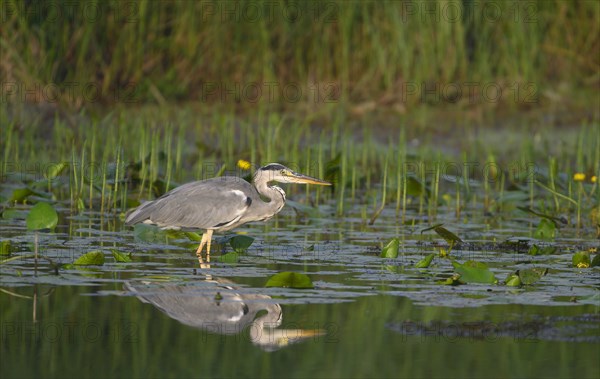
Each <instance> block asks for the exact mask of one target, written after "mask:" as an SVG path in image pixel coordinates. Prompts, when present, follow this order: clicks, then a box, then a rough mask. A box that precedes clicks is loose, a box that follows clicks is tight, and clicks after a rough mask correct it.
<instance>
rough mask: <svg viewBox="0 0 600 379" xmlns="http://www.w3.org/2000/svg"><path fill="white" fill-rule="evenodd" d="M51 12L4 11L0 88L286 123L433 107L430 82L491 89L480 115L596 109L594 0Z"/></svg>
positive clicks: (98, 5)
mask: <svg viewBox="0 0 600 379" xmlns="http://www.w3.org/2000/svg"><path fill="white" fill-rule="evenodd" d="M52 4H53V6H51V7H50V6H46V7H44V6H42V5H40V4H38V3H36V2H27V5H24V4H23V3H22V2H20V1H15V0H4V1H3V2H2V5H3V11H4V16H5V17H4V19H3V20H2V21H3V28H2V31H1V33H2V44H0V49H1V50H0V51H1V54H0V64H1V65H2V68H3V69H2V74H1V76H0V81H2V83H15V84H17V83H18V84H19V85H20V86H21V85H22V86H25V88H28V89H33V88H34V87H35V85H38V86H40V87H39V88H38V91H40V92H43V91H44V90H48V91H49V92H51V93H52V94H51V95H48V96H51V97H52V98H53V99H59V100H60V102H61V103H64V104H68V105H69V106H74V107H81V106H86V105H89V103H91V102H102V103H108V104H114V103H129V104H130V103H131V102H133V101H135V102H146V101H153V102H157V103H159V104H164V103H165V102H170V101H173V100H176V101H186V102H187V101H190V100H194V101H201V102H203V103H204V102H208V103H211V104H215V103H216V104H222V103H226V105H227V107H230V108H239V107H242V108H244V109H255V107H256V105H257V104H256V101H249V100H250V99H254V100H258V103H259V104H260V105H271V106H274V107H280V106H284V107H286V108H288V109H293V110H294V111H295V112H298V111H301V110H302V109H304V110H310V109H314V108H315V107H316V108H319V107H321V106H323V105H325V106H326V105H328V104H331V103H343V104H345V105H348V106H349V107H351V108H352V109H353V110H354V111H355V112H357V113H361V112H363V111H365V110H371V109H373V108H376V107H377V108H380V107H384V108H390V109H392V110H397V111H401V112H403V111H404V110H405V108H406V107H409V108H411V107H413V106H414V105H415V104H420V103H430V102H432V101H433V102H436V103H437V102H439V98H438V99H437V100H436V98H435V96H434V97H431V96H429V97H427V98H426V99H424V98H422V97H421V89H422V88H421V87H422V86H424V85H426V84H427V86H429V87H427V88H429V89H431V87H432V86H435V85H442V86H443V87H444V90H443V96H442V97H443V99H442V101H441V102H447V103H455V102H458V103H459V104H460V105H461V106H468V105H472V104H473V103H475V104H486V103H490V102H489V101H488V100H489V98H490V97H492V98H494V97H495V96H496V95H495V94H496V86H497V88H501V89H502V90H503V92H504V94H505V96H502V97H501V99H500V101H492V102H491V103H493V104H488V105H491V106H495V105H497V104H498V103H500V104H503V105H506V106H509V107H515V106H516V107H517V108H523V109H529V108H531V107H532V106H533V105H535V104H537V103H538V101H542V102H544V103H545V104H548V105H551V106H553V107H559V108H560V107H565V106H566V107H569V108H572V107H575V108H577V107H578V103H579V102H580V101H586V99H587V101H588V104H594V102H593V101H592V102H590V100H591V99H590V98H589V97H588V95H589V94H590V93H593V91H594V90H595V89H596V88H597V85H598V80H599V79H598V71H597V70H598V64H600V61H599V58H598V56H599V55H598V49H599V47H600V37H599V35H600V33H599V26H598V19H599V17H600V7H599V5H598V3H597V2H596V1H594V0H590V1H586V0H583V1H577V2H575V3H572V2H568V1H562V0H540V1H526V2H519V1H507V2H503V1H471V0H465V1H455V2H441V1H440V2H429V3H426V4H425V3H422V2H418V1H405V2H401V1H381V2H375V1H364V2H363V1H352V2H347V1H323V2H313V1H311V2H306V3H304V2H279V1H275V2H272V1H239V2H229V4H222V3H221V2H219V1H214V2H213V1H199V2H189V1H171V2H163V1H152V0H141V1H137V2H125V3H123V2H119V1H110V2H102V1H98V2H96V1H89V2H73V1H69V0H61V1H53V2H52ZM467 83H470V84H467ZM47 84H52V85H53V87H52V88H45V85H47ZM86 85H87V86H86ZM469 85H470V86H471V88H470V89H469V88H468V86H469ZM489 85H491V86H492V87H493V88H492V90H491V91H489V92H488V90H489V88H487V87H486V86H488V87H489ZM236 86H239V88H237V89H236ZM446 86H448V87H447V88H446ZM486 88H487V89H486ZM473 89H474V91H473V92H469V91H470V90H473ZM269 91H271V94H272V96H269V95H267V94H268V93H269ZM34 92H35V91H34ZM236 93H237V97H238V98H237V99H236V98H235V96H236V95H235V94H236ZM467 93H469V95H468V96H467ZM507 93H510V95H506V94H507ZM20 95H23V96H25V95H24V94H23V93H20ZM29 96H30V97H31V96H32V95H31V94H30V95H29ZM33 96H35V95H33ZM38 96H43V95H40V94H38ZM240 97H241V98H242V100H241V101H240V99H239V98H240ZM515 98H516V100H517V101H515ZM353 104H354V105H356V107H353V106H352V105H353Z"/></svg>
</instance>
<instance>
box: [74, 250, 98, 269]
mask: <svg viewBox="0 0 600 379" xmlns="http://www.w3.org/2000/svg"><path fill="white" fill-rule="evenodd" d="M73 264H74V265H76V266H101V265H103V264H104V253H102V252H101V251H90V252H89V253H85V254H83V255H82V256H81V257H79V258H77V259H76V260H75V262H73Z"/></svg>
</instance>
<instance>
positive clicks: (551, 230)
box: [533, 218, 556, 241]
mask: <svg viewBox="0 0 600 379" xmlns="http://www.w3.org/2000/svg"><path fill="white" fill-rule="evenodd" d="M533 237H534V238H536V239H539V240H542V241H553V240H554V238H555V237H556V225H555V224H554V223H553V222H552V221H550V220H548V219H546V218H543V219H541V220H540V223H539V224H538V227H537V229H536V230H535V232H534V233H533Z"/></svg>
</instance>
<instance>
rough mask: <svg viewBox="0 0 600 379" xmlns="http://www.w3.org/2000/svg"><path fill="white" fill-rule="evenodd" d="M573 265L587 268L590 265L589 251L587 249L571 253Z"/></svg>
mask: <svg viewBox="0 0 600 379" xmlns="http://www.w3.org/2000/svg"><path fill="white" fill-rule="evenodd" d="M572 263H573V267H577V268H588V267H590V266H591V265H592V261H591V259H590V253H589V252H588V251H580V252H578V253H575V254H573V258H572Z"/></svg>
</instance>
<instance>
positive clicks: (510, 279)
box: [504, 271, 523, 287]
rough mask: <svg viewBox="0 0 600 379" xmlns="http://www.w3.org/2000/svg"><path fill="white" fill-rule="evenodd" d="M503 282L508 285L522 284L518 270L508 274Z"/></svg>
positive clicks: (517, 285) (518, 285) (516, 285)
mask: <svg viewBox="0 0 600 379" xmlns="http://www.w3.org/2000/svg"><path fill="white" fill-rule="evenodd" d="M504 283H505V284H506V285H507V286H509V287H520V286H521V285H522V284H523V283H522V282H521V277H519V272H518V271H517V272H514V273H510V274H508V276H507V277H506V280H505V281H504Z"/></svg>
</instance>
